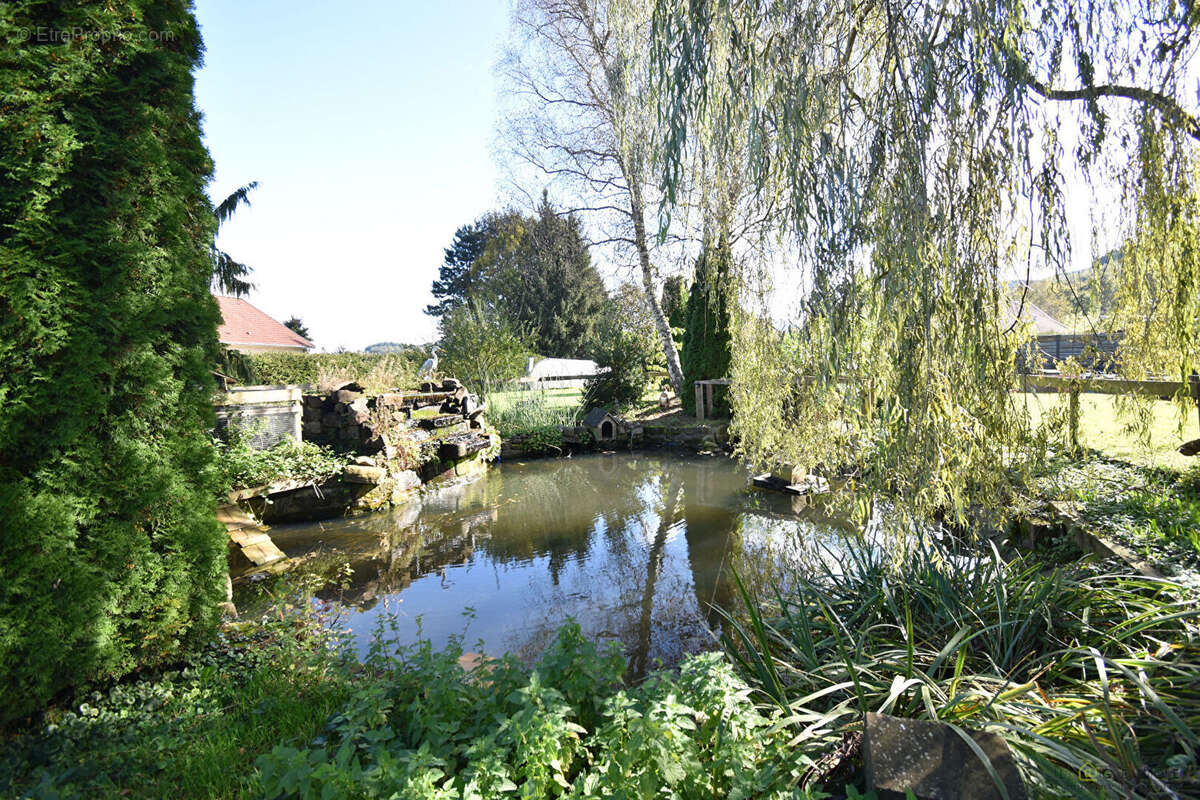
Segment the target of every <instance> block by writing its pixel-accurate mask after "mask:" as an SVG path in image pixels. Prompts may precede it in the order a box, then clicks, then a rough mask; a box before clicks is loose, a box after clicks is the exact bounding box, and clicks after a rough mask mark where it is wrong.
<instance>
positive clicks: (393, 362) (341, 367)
mask: <svg viewBox="0 0 1200 800" xmlns="http://www.w3.org/2000/svg"><path fill="white" fill-rule="evenodd" d="M245 358H246V361H247V362H248V364H249V367H250V370H251V371H252V373H253V379H254V381H255V382H257V383H263V384H277V383H282V384H288V383H292V384H300V385H313V386H316V385H318V384H320V383H322V382H328V381H329V380H330V379H332V378H334V377H338V378H339V379H344V380H347V381H351V380H353V381H358V382H359V383H363V384H379V387H378V388H392V387H394V386H404V385H408V384H411V383H412V382H413V381H414V380H415V379H416V371H417V367H419V366H420V364H421V361H418V360H416V358H417V356H416V355H410V354H408V353H249V354H247V355H246V357H245ZM420 358H421V359H422V360H423V359H424V356H420Z"/></svg>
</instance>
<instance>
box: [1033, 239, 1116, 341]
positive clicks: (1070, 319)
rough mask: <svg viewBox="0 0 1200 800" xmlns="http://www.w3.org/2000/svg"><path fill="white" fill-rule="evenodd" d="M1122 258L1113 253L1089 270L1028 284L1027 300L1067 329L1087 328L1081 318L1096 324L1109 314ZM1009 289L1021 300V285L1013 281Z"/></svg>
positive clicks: (1103, 257) (1098, 261)
mask: <svg viewBox="0 0 1200 800" xmlns="http://www.w3.org/2000/svg"><path fill="white" fill-rule="evenodd" d="M1123 255H1124V254H1123V252H1122V251H1120V250H1114V251H1113V252H1111V253H1109V254H1107V255H1104V256H1102V257H1101V258H1100V259H1098V260H1097V262H1096V265H1095V266H1094V267H1092V268H1091V269H1081V270H1077V271H1075V272H1068V273H1067V274H1066V275H1056V276H1054V277H1050V278H1042V279H1040V280H1035V281H1030V282H1029V291H1028V294H1027V299H1028V300H1029V301H1030V302H1032V303H1034V304H1035V305H1037V306H1040V307H1041V308H1042V309H1044V310H1045V311H1046V312H1048V313H1049V314H1050V315H1052V316H1053V317H1055V318H1056V319H1058V320H1059V321H1060V322H1062V323H1064V324H1065V325H1067V326H1069V327H1072V328H1079V327H1081V326H1082V327H1086V323H1085V322H1084V320H1083V317H1087V318H1089V319H1091V320H1092V321H1093V322H1095V321H1096V320H1099V319H1102V318H1104V317H1105V316H1107V314H1108V313H1109V312H1110V311H1111V310H1112V305H1113V297H1114V294H1115V292H1116V285H1117V280H1116V279H1117V276H1118V274H1119V270H1120V269H1121V260H1122V257H1123ZM1010 286H1011V288H1012V291H1013V294H1014V295H1015V296H1016V297H1020V296H1021V289H1022V287H1023V286H1024V281H1013V282H1012V283H1011V284H1010Z"/></svg>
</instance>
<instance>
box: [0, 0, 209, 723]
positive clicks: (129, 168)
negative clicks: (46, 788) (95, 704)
mask: <svg viewBox="0 0 1200 800" xmlns="http://www.w3.org/2000/svg"><path fill="white" fill-rule="evenodd" d="M201 53H202V45H201V41H200V35H199V31H198V29H197V26H196V22H195V20H194V18H193V16H192V13H191V9H190V7H189V5H188V4H186V3H182V2H165V1H163V2H153V1H152V0H123V2H120V3H106V2H76V3H45V2H10V3H5V4H3V7H2V8H0V75H2V76H3V77H2V79H0V575H2V578H3V579H2V580H0V664H2V665H3V683H2V684H0V685H2V689H0V722H4V721H9V720H12V719H13V718H15V717H18V716H21V715H23V714H26V713H28V712H30V711H32V710H34V709H36V708H37V707H38V705H39V704H42V703H44V702H45V701H46V700H47V699H48V698H49V697H51V696H52V694H53V693H54V692H56V691H58V690H60V689H62V688H63V687H66V686H69V685H75V684H79V683H80V682H83V681H86V680H89V679H93V678H99V677H106V676H116V675H120V674H123V673H126V672H128V671H130V670H131V669H133V668H134V667H135V666H138V665H142V664H151V663H156V662H162V661H164V660H169V659H172V658H175V657H176V656H178V655H179V653H180V652H181V650H182V649H184V648H185V647H186V646H187V645H188V644H189V642H190V641H192V640H194V639H196V638H197V637H199V636H202V635H204V634H205V633H206V632H207V631H209V630H210V629H211V626H212V624H213V623H214V615H215V611H216V609H215V607H216V603H217V602H218V601H219V600H220V599H222V594H223V582H222V580H221V577H222V574H223V570H224V559H225V543H224V540H223V539H224V534H223V533H222V531H221V529H220V527H219V526H218V524H217V523H216V521H215V517H214V514H213V509H214V501H215V497H216V491H215V486H216V484H215V470H214V468H213V464H212V457H213V448H212V443H211V439H210V437H209V433H208V429H209V427H210V426H211V422H212V419H211V415H212V411H211V405H210V403H211V395H212V392H213V389H214V385H213V381H212V377H211V375H210V372H209V368H210V364H212V363H215V356H216V326H217V322H218V316H219V314H218V311H217V306H216V303H215V302H214V300H213V299H212V297H211V295H210V294H209V290H208V287H209V280H210V277H211V274H212V267H211V262H210V260H209V257H208V247H209V245H210V243H211V241H212V235H213V229H214V225H215V219H214V216H213V212H212V208H211V206H210V204H209V202H208V200H207V198H206V197H205V195H204V186H205V184H206V182H207V180H208V178H209V175H210V173H211V162H210V160H209V157H208V153H207V151H206V149H205V147H204V145H203V143H202V142H201V139H200V125H199V122H200V117H199V114H198V113H197V111H196V108H195V104H194V100H193V94H192V70H193V69H195V68H196V67H197V65H198V64H199V61H200V57H201Z"/></svg>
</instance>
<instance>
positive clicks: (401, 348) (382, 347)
mask: <svg viewBox="0 0 1200 800" xmlns="http://www.w3.org/2000/svg"><path fill="white" fill-rule="evenodd" d="M426 349H427V348H425V347H423V346H421V345H418V344H402V343H401V342H376V343H375V344H369V345H367V346H366V347H364V348H363V351H364V352H367V353H417V352H421V353H423V352H425V350H426Z"/></svg>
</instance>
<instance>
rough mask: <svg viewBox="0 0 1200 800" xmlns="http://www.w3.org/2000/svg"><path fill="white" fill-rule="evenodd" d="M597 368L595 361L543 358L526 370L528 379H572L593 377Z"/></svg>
mask: <svg viewBox="0 0 1200 800" xmlns="http://www.w3.org/2000/svg"><path fill="white" fill-rule="evenodd" d="M598 371H599V367H598V366H597V365H596V362H595V361H589V360H588V359H585V358H543V359H542V360H541V361H538V362H537V363H536V364H534V365H533V367H532V369H530V370H528V374H527V377H530V378H558V377H570V378H574V377H577V376H580V375H595V374H596V373H597V372H598Z"/></svg>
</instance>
